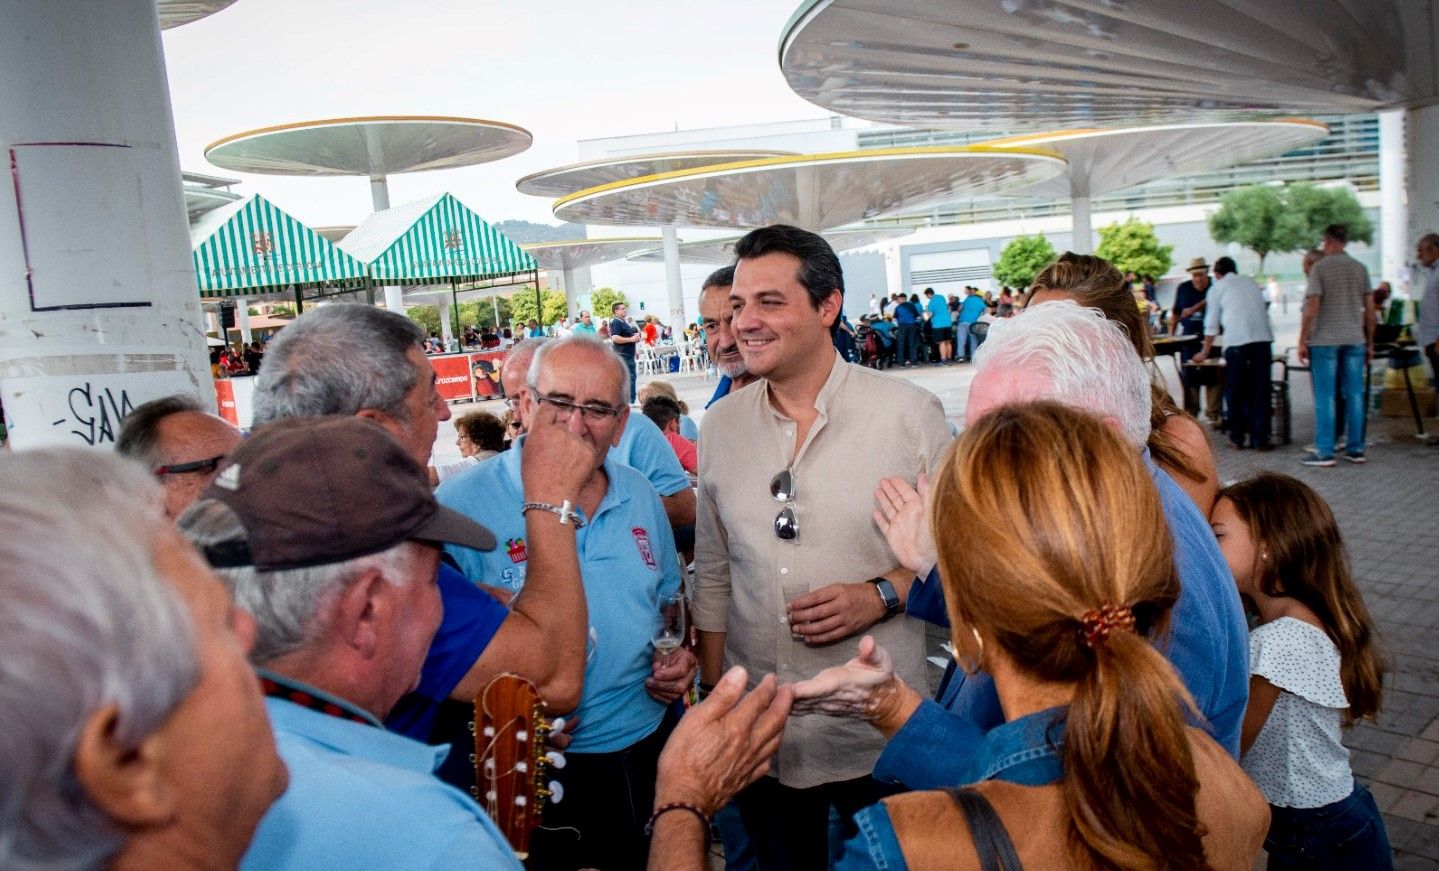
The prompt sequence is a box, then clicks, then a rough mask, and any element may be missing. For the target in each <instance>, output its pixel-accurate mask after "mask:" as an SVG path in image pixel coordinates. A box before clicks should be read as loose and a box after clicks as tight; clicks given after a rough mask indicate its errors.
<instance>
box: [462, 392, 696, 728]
mask: <svg viewBox="0 0 1439 871" xmlns="http://www.w3.org/2000/svg"><path fill="white" fill-rule="evenodd" d="M639 416H640V415H632V416H631V418H632V419H633V418H634V417H639ZM645 422H646V423H649V424H650V426H652V427H653V426H654V424H653V423H650V422H649V421H648V420H646V421H645ZM521 441H523V437H521ZM521 447H522V445H516V446H515V447H514V448H513V449H511V450H508V451H505V452H504V453H502V454H499V455H497V456H494V457H491V458H490V459H488V460H486V461H485V462H483V463H481V464H480V465H478V466H476V467H475V468H473V469H471V470H470V471H468V472H466V473H465V474H464V475H461V476H460V477H458V478H452V479H450V480H449V481H446V482H445V483H444V484H442V485H440V488H439V489H438V490H436V491H435V498H436V499H438V500H439V502H440V504H441V505H445V506H447V507H449V508H453V509H455V510H456V511H459V512H460V513H462V514H465V515H467V516H469V517H471V518H474V519H475V520H477V521H479V522H480V523H482V524H484V525H485V526H486V527H488V528H489V529H490V530H492V531H493V532H494V534H495V538H496V539H498V540H499V546H498V547H496V548H495V549H494V550H492V551H478V550H471V549H470V548H466V547H460V546H458V545H446V546H445V549H446V550H447V551H449V553H450V554H452V555H453V556H454V558H455V561H456V562H457V563H458V564H459V566H460V571H462V572H464V574H465V576H466V577H468V578H471V579H474V580H480V581H483V582H484V583H486V584H494V585H496V586H501V587H504V588H506V589H508V590H513V591H516V592H518V591H519V590H521V589H523V587H524V584H525V570H526V568H527V566H528V565H529V553H528V551H527V550H526V547H525V518H524V515H523V514H522V513H520V505H522V504H523V503H524V486H523V484H522V483H521V479H520V462H521V458H522V457H523V455H524V451H523V450H522V449H521ZM665 450H667V451H670V456H671V457H673V456H674V451H673V450H671V449H670V446H669V443H668V442H666V443H665ZM604 469H605V474H606V475H608V476H609V488H608V489H607V490H606V491H605V496H604V498H603V499H601V500H600V505H599V509H598V510H597V511H596V512H595V516H594V517H587V518H585V524H584V526H582V527H580V529H579V531H578V532H577V533H576V535H575V545H576V548H577V549H578V551H579V558H580V576H581V580H582V581H583V583H584V588H585V601H586V603H587V604H588V607H589V618H590V633H589V645H588V649H587V650H586V653H585V686H584V690H583V692H582V693H581V695H580V706H579V708H578V709H577V710H576V712H575V713H576V715H577V716H578V717H579V721H580V724H579V726H578V727H577V728H576V729H575V732H574V741H573V743H572V744H571V745H570V749H571V750H573V751H575V752H576V753H609V752H612V751H615V750H623V749H624V748H626V747H629V746H630V745H631V744H634V743H636V742H637V741H640V740H641V739H643V738H646V737H648V736H649V735H650V734H651V733H653V732H654V730H655V729H656V728H658V727H659V725H660V720H661V718H662V717H663V716H664V711H665V706H664V705H662V704H660V703H659V702H657V701H655V700H654V699H652V698H650V696H649V693H647V692H646V691H645V680H646V679H647V678H648V677H649V676H650V661H651V659H652V657H653V652H654V651H653V649H652V647H651V645H650V638H651V637H652V635H653V629H654V622H655V620H656V619H657V612H658V606H659V596H660V594H661V593H673V592H675V591H677V590H678V589H679V588H680V567H679V559H678V557H677V556H676V555H675V543H674V535H673V533H671V532H670V524H669V520H668V519H667V518H666V517H665V511H664V506H663V505H661V504H660V500H659V496H657V495H656V494H655V490H654V488H653V487H651V486H650V483H649V481H647V480H645V477H644V476H643V475H641V474H640V473H639V472H638V471H636V470H635V469H632V468H630V467H629V466H626V465H622V464H621V463H619V462H617V461H616V460H615V458H614V456H613V455H611V456H609V457H607V458H606V459H605V465H604Z"/></svg>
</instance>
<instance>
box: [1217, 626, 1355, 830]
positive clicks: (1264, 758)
mask: <svg viewBox="0 0 1439 871" xmlns="http://www.w3.org/2000/svg"><path fill="white" fill-rule="evenodd" d="M1249 673H1250V674H1256V675H1259V676H1260V677H1263V678H1265V679H1266V680H1268V681H1269V682H1270V683H1272V684H1274V685H1275V686H1276V687H1278V688H1279V689H1280V691H1281V692H1280V693H1279V698H1278V700H1277V701H1275V703H1274V709H1273V710H1272V711H1270V712H1269V719H1268V720H1266V721H1265V722H1264V728H1263V729H1261V730H1260V732H1259V737H1258V738H1257V739H1255V741H1254V745H1253V746H1252V747H1250V748H1249V752H1248V753H1245V754H1244V758H1243V759H1242V760H1241V762H1240V764H1241V765H1243V766H1244V770H1245V772H1247V773H1248V774H1249V776H1250V777H1251V778H1252V779H1253V780H1254V782H1255V784H1257V785H1258V786H1259V789H1260V791H1262V792H1263V793H1264V797H1265V798H1266V799H1267V800H1268V801H1269V803H1270V804H1272V805H1277V806H1279V807H1290V808H1317V807H1323V806H1325V805H1327V804H1333V803H1334V802H1336V801H1339V800H1340V799H1343V798H1345V797H1347V796H1348V795H1349V793H1350V792H1351V791H1352V790H1353V789H1354V775H1353V774H1352V773H1351V772H1350V770H1349V751H1348V750H1346V749H1345V748H1344V745H1343V744H1342V743H1340V740H1339V729H1340V721H1341V718H1342V715H1343V712H1344V711H1345V710H1346V709H1347V708H1348V707H1349V701H1348V700H1347V699H1346V698H1345V696H1344V685H1343V684H1342V683H1341V681H1340V678H1339V649H1338V648H1337V647H1335V646H1334V642H1332V641H1330V640H1329V636H1328V635H1326V634H1324V630H1322V629H1319V628H1318V627H1316V626H1312V625H1310V624H1308V623H1305V622H1304V621H1303V620H1296V619H1295V618H1293V617H1280V618H1279V619H1278V620H1275V621H1273V622H1270V623H1265V624H1264V625H1262V626H1260V627H1258V628H1256V629H1255V630H1254V631H1252V632H1250V633H1249Z"/></svg>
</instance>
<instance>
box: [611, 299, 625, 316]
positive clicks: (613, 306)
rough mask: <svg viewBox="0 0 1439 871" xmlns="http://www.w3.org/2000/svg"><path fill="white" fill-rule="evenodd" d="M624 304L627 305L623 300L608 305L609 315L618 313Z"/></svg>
mask: <svg viewBox="0 0 1439 871" xmlns="http://www.w3.org/2000/svg"><path fill="white" fill-rule="evenodd" d="M626 304H627V303H625V301H624V300H620V301H619V302H615V303H610V314H614V313H615V312H617V311H619V310H620V306H622V305H626Z"/></svg>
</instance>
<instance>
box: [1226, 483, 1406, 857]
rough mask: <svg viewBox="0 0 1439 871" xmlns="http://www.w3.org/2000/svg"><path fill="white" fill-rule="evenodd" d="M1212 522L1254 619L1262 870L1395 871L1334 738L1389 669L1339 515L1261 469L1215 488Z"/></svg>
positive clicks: (1370, 702)
mask: <svg viewBox="0 0 1439 871" xmlns="http://www.w3.org/2000/svg"><path fill="white" fill-rule="evenodd" d="M1211 520H1212V523H1213V526H1214V534H1215V536H1216V537H1217V538H1218V539H1219V547H1220V549H1221V550H1222V551H1223V552H1224V556H1225V558H1226V559H1227V560H1228V562H1229V568H1230V571H1232V572H1233V573H1234V583H1235V585H1236V586H1238V588H1239V594H1240V596H1241V597H1242V598H1243V599H1244V600H1245V602H1246V603H1247V604H1248V606H1249V608H1250V610H1251V612H1252V613H1253V614H1254V615H1255V617H1256V618H1257V622H1258V625H1257V626H1256V627H1255V628H1254V629H1253V630H1252V631H1251V632H1250V633H1249V659H1250V672H1251V674H1252V676H1251V678H1250V683H1249V707H1248V708H1247V709H1246V710H1245V714H1244V728H1243V730H1242V732H1241V734H1240V746H1241V748H1242V750H1243V753H1244V755H1243V758H1242V759H1241V764H1242V765H1243V766H1244V770H1245V771H1246V772H1248V773H1249V776H1250V777H1252V778H1254V782H1255V783H1256V784H1258V785H1259V788H1260V790H1262V791H1263V793H1264V797H1265V798H1266V799H1268V801H1269V804H1270V807H1271V809H1272V812H1273V821H1272V822H1271V823H1270V827H1269V836H1268V837H1267V838H1266V839H1265V841H1264V848H1265V849H1266V850H1267V851H1268V852H1269V868H1270V869H1271V871H1280V869H1290V868H1296V869H1297V868H1304V869H1316V871H1323V869H1350V868H1353V869H1360V868H1362V869H1366V871H1367V869H1374V871H1383V869H1386V868H1392V867H1393V859H1392V858H1391V854H1390V850H1389V839H1388V836H1387V833H1386V832H1385V829H1384V818H1383V817H1382V816H1380V815H1379V809H1378V807H1376V806H1375V804H1374V797H1373V796H1371V795H1370V794H1369V791H1368V790H1367V789H1365V788H1364V786H1363V785H1362V784H1360V783H1358V782H1357V781H1355V780H1354V775H1353V772H1352V771H1351V770H1350V768H1349V751H1348V750H1346V749H1345V748H1344V745H1343V744H1342V743H1341V741H1340V729H1341V727H1342V726H1349V725H1352V724H1354V723H1356V722H1358V721H1359V720H1363V719H1370V720H1372V719H1374V717H1375V716H1376V715H1377V714H1378V713H1379V699H1380V692H1381V689H1382V685H1383V680H1384V661H1383V659H1382V658H1381V657H1380V655H1379V651H1378V650H1377V645H1376V643H1375V638H1374V623H1373V621H1372V620H1371V619H1370V618H1369V610H1368V609H1367V608H1365V607H1364V599H1363V597H1362V596H1360V595H1359V588H1358V587H1357V586H1356V585H1355V583H1354V578H1353V577H1352V576H1351V575H1350V573H1349V556H1348V554H1347V553H1346V552H1345V549H1344V542H1343V541H1342V540H1341V539H1340V537H1339V525H1338V524H1337V523H1335V521H1334V515H1333V514H1332V513H1331V512H1330V511H1329V506H1328V505H1326V504H1325V503H1324V500H1323V499H1321V498H1320V497H1319V494H1317V493H1315V492H1314V491H1313V490H1312V489H1310V488H1309V486H1308V485H1306V484H1304V483H1303V482H1301V481H1298V480H1295V479H1294V478H1291V477H1289V476H1288V475H1279V474H1274V473H1268V472H1266V473H1264V474H1260V475H1257V476H1255V477H1253V478H1250V479H1248V480H1245V481H1240V482H1239V483H1237V484H1231V485H1229V486H1228V487H1226V488H1224V489H1223V490H1221V491H1220V492H1219V502H1218V503H1217V504H1216V505H1215V506H1214V516H1213V517H1212V518H1211Z"/></svg>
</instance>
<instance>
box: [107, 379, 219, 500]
mask: <svg viewBox="0 0 1439 871" xmlns="http://www.w3.org/2000/svg"><path fill="white" fill-rule="evenodd" d="M239 443H240V431H239V430H237V429H235V428H234V427H233V426H231V425H230V424H228V423H226V422H225V421H224V420H221V419H220V418H219V417H216V416H215V415H213V414H210V413H209V412H207V411H205V410H204V409H203V408H201V407H200V403H199V401H197V400H196V399H195V398H194V397H193V396H186V395H183V394H176V395H174V396H165V397H161V398H160V399H152V400H150V401H149V402H146V403H143V404H141V405H137V406H135V408H134V409H132V410H131V411H130V413H129V414H127V415H125V419H124V420H123V421H121V423H120V436H119V438H117V439H116V440H115V451H116V453H118V454H120V455H121V456H124V457H129V458H131V459H134V460H138V461H140V462H141V463H143V464H144V465H145V466H146V467H147V468H148V469H150V471H151V472H153V473H154V474H155V477H157V478H159V479H160V483H161V484H163V485H164V487H165V516H166V517H168V518H170V519H171V520H174V519H175V518H176V517H179V516H180V514H181V513H182V512H184V510H185V509H186V508H189V507H190V503H192V502H194V501H195V500H196V499H198V498H200V494H201V493H203V492H204V491H205V488H206V487H208V486H209V484H210V481H211V480H212V479H213V478H214V477H215V471H216V470H217V469H218V468H219V467H220V461H222V460H224V459H225V456H226V455H227V454H229V453H230V452H231V451H233V450H234V449H235V446H236V445H238V444H239Z"/></svg>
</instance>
